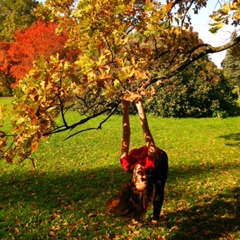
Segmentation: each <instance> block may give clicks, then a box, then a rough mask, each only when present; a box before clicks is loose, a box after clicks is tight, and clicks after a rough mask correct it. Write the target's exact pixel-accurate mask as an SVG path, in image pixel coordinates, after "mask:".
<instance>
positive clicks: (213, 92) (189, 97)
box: [147, 56, 240, 117]
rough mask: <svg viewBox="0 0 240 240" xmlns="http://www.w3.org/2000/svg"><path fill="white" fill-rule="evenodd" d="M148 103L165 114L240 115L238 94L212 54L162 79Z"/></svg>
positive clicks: (176, 115)
mask: <svg viewBox="0 0 240 240" xmlns="http://www.w3.org/2000/svg"><path fill="white" fill-rule="evenodd" d="M155 91H156V93H155V96H154V98H153V99H152V101H150V102H149V103H148V105H147V110H148V112H150V113H152V114H154V115H158V116H162V117H215V116H218V117H227V116H236V115H239V114H240V108H239V107H238V106H237V103H236V101H235V100H236V99H237V94H236V93H233V85H232V84H231V83H229V82H228V81H227V79H226V78H225V77H224V76H223V72H222V70H221V69H218V68H217V67H216V65H215V64H214V63H213V62H211V61H210V60H209V59H208V57H207V56H206V57H204V58H203V59H200V60H198V61H196V62H194V63H193V64H191V65H190V66H188V67H187V68H186V69H185V70H184V71H182V72H181V73H180V74H179V75H177V76H174V77H173V78H171V79H169V80H167V81H164V82H161V83H159V84H158V87H157V89H156V90H155Z"/></svg>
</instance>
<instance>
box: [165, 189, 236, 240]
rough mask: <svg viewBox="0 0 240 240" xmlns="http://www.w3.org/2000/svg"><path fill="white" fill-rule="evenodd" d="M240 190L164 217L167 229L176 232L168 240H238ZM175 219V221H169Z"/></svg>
mask: <svg viewBox="0 0 240 240" xmlns="http://www.w3.org/2000/svg"><path fill="white" fill-rule="evenodd" d="M239 201H240V188H233V189H230V190H229V193H227V194H219V195H217V196H215V197H214V198H209V199H205V202H201V203H200V204H199V206H198V204H197V205H196V206H194V207H191V208H189V209H185V210H181V211H177V212H174V213H171V214H166V220H165V221H167V226H168V228H170V229H171V228H173V229H174V228H175V229H174V230H173V232H172V234H171V235H170V237H169V238H168V239H169V240H170V239H171V240H181V239H188V240H196V239H198V240H201V239H203V240H204V239H237V238H234V232H236V231H239V216H240V210H239V209H240V204H239ZM172 219H174V221H173V220H172Z"/></svg>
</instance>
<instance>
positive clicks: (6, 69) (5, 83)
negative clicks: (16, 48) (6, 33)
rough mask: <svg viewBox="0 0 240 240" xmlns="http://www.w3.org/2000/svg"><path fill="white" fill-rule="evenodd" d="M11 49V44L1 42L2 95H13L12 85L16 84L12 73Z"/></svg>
mask: <svg viewBox="0 0 240 240" xmlns="http://www.w3.org/2000/svg"><path fill="white" fill-rule="evenodd" d="M9 48H10V43H8V42H0V95H1V94H2V95H12V88H11V84H13V83H14V78H13V77H12V76H11V73H10V59H9V56H8V51H9Z"/></svg>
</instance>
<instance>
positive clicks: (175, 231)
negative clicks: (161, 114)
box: [0, 113, 240, 240]
mask: <svg viewBox="0 0 240 240" xmlns="http://www.w3.org/2000/svg"><path fill="white" fill-rule="evenodd" d="M69 117H70V118H72V120H71V121H73V120H74V119H76V117H77V116H76V113H71V115H70V116H69ZM148 119H149V124H150V128H151V130H152V133H153V136H154V138H155V142H156V144H157V145H158V146H159V147H160V148H162V149H164V150H165V151H166V152H167V153H168V155H169V166H170V170H169V177H168V181H167V185H166V197H165V202H164V206H163V211H162V215H161V220H160V222H159V225H158V226H152V225H151V224H150V217H151V211H152V209H150V210H149V211H148V213H147V214H146V218H145V220H144V222H143V223H141V224H138V225H133V224H132V223H131V221H130V220H127V219H120V218H115V217H114V216H112V215H110V214H109V213H108V212H107V210H106V208H105V203H106V201H107V200H108V199H109V198H110V197H111V196H113V194H115V193H116V192H117V191H118V189H119V188H120V186H121V185H122V184H123V183H124V182H126V181H128V180H129V178H130V175H129V174H127V173H124V172H123V170H122V168H121V166H120V163H119V150H120V142H121V135H122V132H121V116H113V117H112V118H110V119H109V121H108V122H107V123H106V124H104V125H103V129H102V130H94V131H89V132H84V133H81V134H79V135H77V136H75V137H72V138H70V139H68V140H66V141H63V139H65V138H66V137H67V136H68V135H69V134H71V132H65V133H61V134H56V135H53V136H52V137H51V138H49V139H47V140H46V141H43V142H41V144H40V147H39V149H38V151H37V152H36V153H35V155H34V157H35V159H36V163H37V170H35V171H33V170H32V166H31V162H29V161H28V160H26V161H25V162H23V164H22V165H9V164H6V163H5V162H1V163H0V167H1V173H0V187H1V194H0V236H1V239H24V240H25V239H49V238H52V239H87V240H88V239H169V240H173V239H174V240H179V239H192V240H193V239H194V240H196V239H214V240H215V239H240V230H239V216H240V212H239V209H240V206H239V202H240V194H239V193H240V188H239V179H240V171H239V169H240V162H239V160H240V157H239V152H240V130H239V126H240V117H237V118H227V119H209V118H206V119H161V118H154V117H152V116H149V118H148ZM100 120H101V119H94V120H92V121H91V122H89V123H88V127H97V126H98V124H99V122H100ZM130 120H131V129H132V135H131V147H138V146H141V145H143V144H144V138H143V133H142V130H141V126H140V124H139V119H138V117H136V116H131V119H130ZM78 130H80V128H78V129H75V131H78Z"/></svg>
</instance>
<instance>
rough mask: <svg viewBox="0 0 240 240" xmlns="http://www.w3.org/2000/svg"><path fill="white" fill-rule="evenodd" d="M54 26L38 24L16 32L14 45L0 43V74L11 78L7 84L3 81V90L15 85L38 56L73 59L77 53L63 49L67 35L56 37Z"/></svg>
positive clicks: (11, 43)
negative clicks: (4, 87) (56, 56)
mask: <svg viewBox="0 0 240 240" xmlns="http://www.w3.org/2000/svg"><path fill="white" fill-rule="evenodd" d="M57 26H58V24H57V23H44V22H40V21H38V22H36V24H35V25H32V26H31V27H30V28H29V29H26V30H25V31H23V32H20V31H17V32H16V34H15V36H14V40H15V41H14V42H10V43H7V42H2V43H0V72H1V73H2V75H4V74H5V76H6V77H7V76H10V77H11V79H15V80H14V81H11V82H10V83H11V84H10V85H9V84H8V83H6V82H5V86H6V87H7V86H8V87H9V88H10V86H11V85H12V87H14V86H16V85H17V84H18V81H19V80H20V79H21V78H23V77H24V76H25V75H26V74H27V73H28V72H29V70H30V69H31V68H32V67H33V63H34V61H35V60H37V58H38V57H39V56H44V58H46V59H49V58H50V56H51V55H56V54H58V55H59V59H66V60H69V61H74V60H76V55H78V54H79V51H72V50H70V49H67V48H65V47H64V45H65V42H66V41H67V36H66V34H64V33H61V34H59V35H56V33H55V31H56V28H57ZM1 56H2V57H1Z"/></svg>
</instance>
